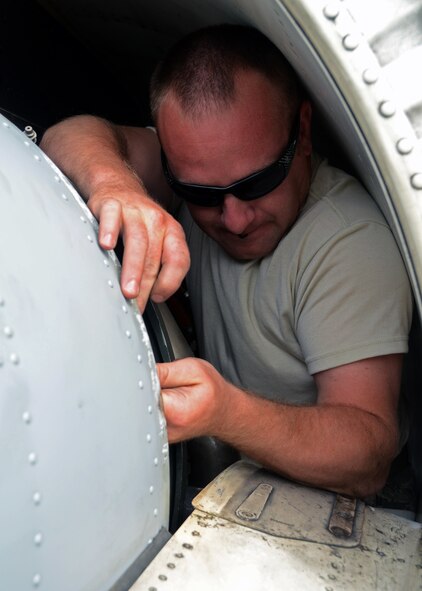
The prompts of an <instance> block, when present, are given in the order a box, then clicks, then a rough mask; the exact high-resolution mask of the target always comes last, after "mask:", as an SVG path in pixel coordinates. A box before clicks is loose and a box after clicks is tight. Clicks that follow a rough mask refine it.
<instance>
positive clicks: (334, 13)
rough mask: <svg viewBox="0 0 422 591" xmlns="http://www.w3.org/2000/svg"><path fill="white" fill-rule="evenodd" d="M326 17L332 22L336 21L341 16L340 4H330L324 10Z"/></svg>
mask: <svg viewBox="0 0 422 591" xmlns="http://www.w3.org/2000/svg"><path fill="white" fill-rule="evenodd" d="M323 13H324V16H325V18H328V19H330V20H335V19H336V18H337V17H338V15H339V14H340V5H339V3H338V2H330V4H327V5H326V6H324V10H323Z"/></svg>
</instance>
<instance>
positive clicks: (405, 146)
mask: <svg viewBox="0 0 422 591" xmlns="http://www.w3.org/2000/svg"><path fill="white" fill-rule="evenodd" d="M396 147H397V152H398V153H399V154H410V152H411V151H412V150H413V142H412V141H411V140H409V138H407V137H402V138H401V140H399V141H398V142H397V144H396Z"/></svg>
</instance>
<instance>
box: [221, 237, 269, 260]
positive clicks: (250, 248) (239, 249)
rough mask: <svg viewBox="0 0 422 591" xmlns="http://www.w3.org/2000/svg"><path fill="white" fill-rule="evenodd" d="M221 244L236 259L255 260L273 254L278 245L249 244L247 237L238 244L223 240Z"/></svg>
mask: <svg viewBox="0 0 422 591" xmlns="http://www.w3.org/2000/svg"><path fill="white" fill-rule="evenodd" d="M219 244H220V246H221V247H222V248H223V249H224V250H225V251H226V253H227V254H228V255H229V256H230V257H231V258H233V259H236V260H237V261H255V260H259V259H263V258H264V257H266V256H267V255H269V254H271V253H272V252H273V250H274V249H275V247H276V246H277V244H275V245H274V246H273V245H271V246H269V245H260V244H248V243H247V239H244V241H243V242H237V243H236V244H231V243H222V242H220V243H219Z"/></svg>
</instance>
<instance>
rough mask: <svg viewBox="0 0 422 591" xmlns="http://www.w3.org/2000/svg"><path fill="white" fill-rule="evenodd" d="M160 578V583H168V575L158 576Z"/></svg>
mask: <svg viewBox="0 0 422 591" xmlns="http://www.w3.org/2000/svg"><path fill="white" fill-rule="evenodd" d="M158 578H159V579H160V581H167V577H166V575H158Z"/></svg>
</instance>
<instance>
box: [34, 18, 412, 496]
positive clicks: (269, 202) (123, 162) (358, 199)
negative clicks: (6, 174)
mask: <svg viewBox="0 0 422 591" xmlns="http://www.w3.org/2000/svg"><path fill="white" fill-rule="evenodd" d="M151 88H152V90H151V97H152V98H151V100H152V112H153V116H154V119H155V124H156V131H157V135H156V133H155V132H154V131H153V130H150V129H135V128H128V127H122V128H116V127H113V126H112V125H110V124H108V123H106V122H104V121H101V120H97V119H94V118H91V117H80V118H75V119H70V120H68V121H65V122H62V123H61V124H59V125H57V126H56V127H54V128H52V129H51V130H50V131H49V132H47V134H46V136H45V139H44V142H43V148H44V149H45V150H46V152H47V153H49V154H50V155H51V156H52V157H53V159H54V160H55V161H56V162H57V163H58V164H59V166H61V167H62V168H63V169H64V171H65V172H66V173H67V174H68V175H69V176H70V177H71V178H72V179H73V180H74V181H75V182H76V184H77V185H78V187H79V189H80V190H81V192H82V193H83V194H84V195H85V196H86V197H87V198H88V205H89V206H90V208H91V209H92V211H93V212H94V214H95V215H96V216H97V218H98V219H99V220H100V230H99V241H100V244H101V246H103V247H104V248H113V247H114V245H115V243H116V239H117V236H118V234H119V232H121V233H122V235H123V239H124V241H125V257H124V263H123V270H122V277H121V284H122V290H123V292H124V294H125V295H126V296H127V297H137V296H138V294H139V296H138V301H139V303H140V306H141V308H142V307H143V306H144V304H145V300H146V298H147V297H148V295H149V294H151V297H152V299H154V300H155V301H162V300H164V299H166V298H167V297H168V296H169V295H170V294H171V293H172V292H173V291H174V290H175V289H176V288H177V287H178V285H179V284H180V282H181V281H182V279H183V277H184V275H185V274H186V272H187V270H188V267H189V255H190V257H191V259H192V266H191V269H190V271H189V273H188V275H187V282H188V287H189V290H190V293H191V298H192V308H193V314H194V319H195V324H196V330H197V333H198V337H199V343H200V354H201V357H203V358H204V359H206V360H207V361H204V360H202V359H187V360H180V361H177V362H174V363H170V364H163V365H160V366H159V368H158V369H159V377H160V381H161V386H162V392H163V404H164V411H165V415H166V418H167V423H168V432H169V438H170V440H171V441H178V440H181V439H188V438H192V437H196V436H200V435H213V436H216V437H218V438H220V439H221V440H223V441H225V442H227V443H229V444H231V445H233V446H235V447H236V448H238V449H239V450H240V451H242V452H244V453H245V454H247V455H248V456H250V457H252V458H254V459H255V460H257V461H258V462H261V463H262V464H264V465H266V466H268V467H269V468H272V469H274V470H276V471H278V472H280V473H282V474H284V475H287V476H289V477H291V478H294V479H296V480H299V481H302V482H305V483H309V484H311V485H315V486H319V487H324V488H329V489H332V490H335V491H339V492H343V493H347V494H354V495H359V496H363V495H367V494H370V493H373V492H374V491H376V490H378V489H380V488H381V487H382V485H383V483H384V481H385V479H386V476H387V474H388V470H389V465H390V462H391V460H392V459H393V457H394V456H395V455H396V453H397V451H398V447H399V443H398V441H399V427H398V419H397V406H398V396H399V385H400V374H401V366H402V354H403V353H405V352H406V350H407V333H408V330H409V325H410V317H411V295H410V290H409V285H408V281H407V277H406V273H405V270H404V268H403V265H402V262H401V259H400V256H399V254H398V252H397V248H396V246H395V243H394V240H393V238H392V236H391V234H390V231H389V229H388V227H387V224H386V222H385V221H384V219H383V218H382V216H381V214H380V213H379V211H378V210H377V208H376V206H375V205H374V203H373V202H372V201H371V199H370V198H369V196H368V195H367V194H366V193H365V191H364V190H363V188H362V187H361V186H360V185H359V184H358V183H357V182H356V181H355V180H354V179H352V178H351V177H349V176H347V175H346V174H345V173H343V172H341V171H339V170H336V169H334V168H331V167H329V166H328V165H327V164H326V163H323V162H321V160H320V159H319V158H318V157H317V156H315V155H312V145H311V105H310V103H309V101H308V100H306V99H305V98H304V97H303V94H302V91H301V88H300V85H299V82H298V80H297V78H296V76H295V74H294V73H293V72H292V70H291V68H290V67H289V65H288V64H287V63H286V62H285V60H284V58H283V57H282V56H281V55H280V54H279V52H278V51H277V50H276V48H275V47H274V46H273V45H272V44H271V43H270V42H269V41H268V40H266V39H265V37H263V36H262V35H261V34H260V33H258V32H257V31H254V30H252V29H249V28H244V27H233V26H220V27H212V28H209V29H205V30H202V31H199V32H197V33H195V34H193V35H191V36H189V37H188V38H186V39H185V40H183V41H182V42H181V43H180V44H178V46H177V47H176V48H174V49H173V51H172V52H171V53H170V55H169V56H168V58H167V59H166V60H165V61H164V63H163V64H161V65H160V66H159V68H158V69H157V71H156V73H155V75H154V77H153V81H152V87H151ZM157 136H158V137H157ZM158 138H159V141H158ZM161 148H162V153H161V154H160V150H161ZM139 179H142V182H141V181H140V180H139ZM174 194H176V196H178V197H179V198H181V199H182V205H181V207H180V209H179V211H178V214H177V216H178V220H179V221H180V223H181V224H182V226H183V230H184V232H185V234H184V232H183V230H182V228H181V226H180V225H179V223H178V222H177V221H176V220H175V219H174V218H173V217H172V216H171V215H170V214H169V213H167V212H166V211H164V209H162V208H161V207H160V206H159V205H158V203H157V202H156V201H154V200H153V199H151V198H150V196H149V195H153V196H154V197H155V198H156V199H159V200H160V202H161V203H164V204H165V205H166V206H167V207H170V205H171V202H172V201H174ZM185 235H186V241H187V244H188V247H189V250H188V247H187V245H186V241H185ZM211 364H212V365H211Z"/></svg>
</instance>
